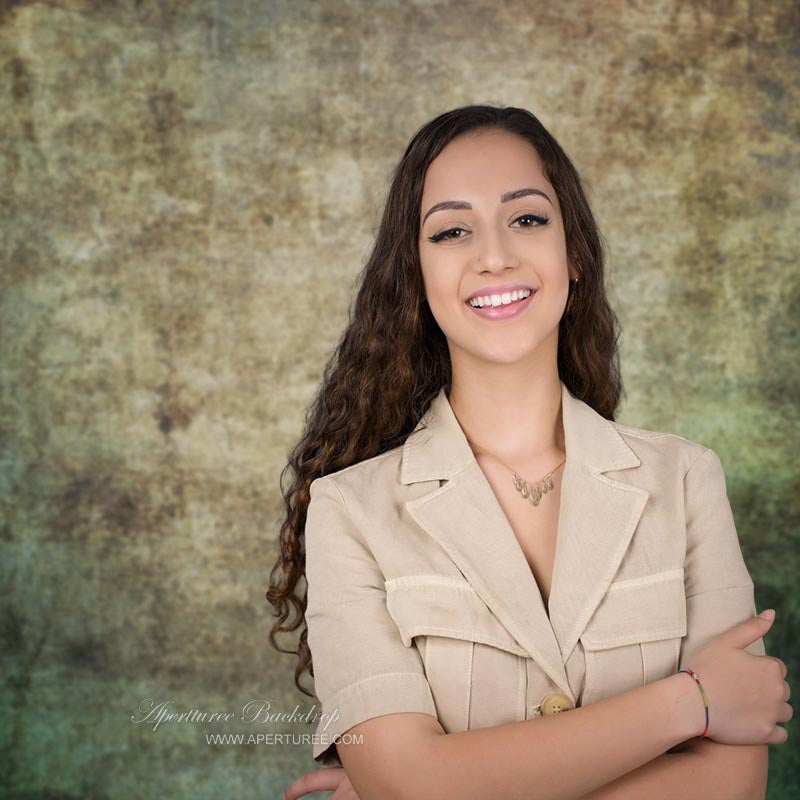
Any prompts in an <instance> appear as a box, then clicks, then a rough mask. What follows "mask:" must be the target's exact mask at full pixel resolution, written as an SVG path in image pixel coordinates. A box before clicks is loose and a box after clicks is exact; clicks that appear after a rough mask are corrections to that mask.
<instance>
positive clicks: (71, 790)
mask: <svg viewBox="0 0 800 800" xmlns="http://www.w3.org/2000/svg"><path fill="white" fill-rule="evenodd" d="M799 37H800V12H799V11H798V6H797V4H796V3H794V2H783V3H779V2H766V1H765V0H750V1H749V2H745V1H744V0H732V1H731V2H724V3H723V2H712V0H705V1H704V2H694V3H689V2H681V1H680V0H672V2H660V3H656V2H653V3H643V2H636V0H619V1H618V2H605V3H603V2H596V0H580V1H578V0H571V1H570V2H559V3H551V4H540V3H534V2H513V1H512V0H506V2H473V1H472V0H462V1H461V2H457V3H448V2H424V1H423V0H417V1H416V2H406V3H400V2H390V0H374V1H373V2H367V0H319V2H311V1H310V0H303V1H298V2H290V1H288V0H284V1H283V2H256V0H232V1H231V2H224V1H223V0H198V1H197V2H183V3H182V2H177V0H175V1H174V2H147V1H146V0H136V1H135V2H134V1H133V0H129V1H128V2H110V1H109V2H100V0H95V1H94V2H89V1H88V0H87V1H86V2H80V1H79V0H74V1H73V0H60V2H57V1H56V0H51V1H50V2H8V1H7V0H0V214H1V215H2V224H1V226H0V254H1V256H2V262H1V266H2V274H1V275H0V287H1V289H2V301H1V302H0V358H1V362H0V436H1V437H2V438H1V441H0V459H1V469H0V515H1V516H0V543H1V546H2V568H1V571H0V578H1V579H2V596H0V603H1V604H2V606H1V607H2V626H1V630H2V635H3V637H4V640H3V645H2V659H3V688H2V700H1V701H0V717H2V723H3V724H2V727H1V728H0V737H1V742H0V745H1V746H2V754H0V770H2V777H1V780H2V792H3V793H4V795H5V796H7V797H17V798H50V800H54V799H55V798H63V800H67V798H98V799H100V798H126V800H127V798H156V797H158V798H184V797H192V798H197V799H198V800H199V799H200V798H219V797H236V798H242V799H244V798H267V797H270V798H272V797H279V796H280V794H281V792H282V790H283V788H284V787H285V785H286V784H287V783H288V782H289V781H290V780H291V779H292V778H293V777H294V776H297V775H299V774H301V773H302V772H304V771H306V770H309V769H312V768H314V767H315V766H316V765H315V764H314V763H313V762H312V760H311V753H310V746H308V747H306V746H300V745H291V744H288V745H280V744H273V745H232V744H227V745H221V744H217V745H209V744H207V742H206V739H205V734H206V733H209V732H218V733H219V732H224V733H237V732H245V733H247V734H249V733H250V732H251V731H254V730H255V732H258V733H273V734H274V733H279V732H282V731H295V732H303V731H305V732H310V731H311V730H313V726H312V727H308V726H303V725H302V724H295V725H290V724H282V723H278V722H275V723H270V724H267V725H246V724H244V723H242V722H236V721H230V722H228V723H215V724H206V725H201V724H197V723H184V724H175V723H172V724H166V723H165V724H162V725H161V726H160V727H159V728H158V729H157V730H155V731H154V730H152V728H148V727H145V726H144V725H141V724H136V723H134V722H132V721H131V716H135V715H136V714H137V707H138V705H139V704H140V703H141V702H142V701H143V700H145V699H146V698H153V699H154V700H155V701H157V702H161V701H170V700H171V701H174V704H175V705H174V707H175V709H176V710H184V711H185V710H189V709H193V708H196V709H199V710H201V711H206V712H212V711H228V712H238V711H239V710H241V707H242V705H243V704H244V703H246V702H248V701H249V700H253V699H263V700H269V701H271V703H272V707H273V709H275V710H280V711H286V712H288V711H290V710H291V709H292V708H293V707H294V706H295V704H299V705H300V707H301V710H305V711H307V710H309V709H311V707H312V704H313V701H311V700H310V698H308V697H306V696H304V695H302V694H301V693H300V692H299V691H297V690H296V688H295V687H294V684H293V670H294V666H295V661H296V659H295V657H293V656H291V655H288V656H287V655H283V654H279V653H277V652H276V651H275V650H274V649H272V648H271V647H270V646H269V644H268V642H267V632H268V630H269V628H270V627H271V625H272V622H273V618H272V616H271V607H269V606H268V604H267V603H266V600H265V599H264V591H265V589H266V587H267V583H268V573H269V568H270V567H271V565H272V563H273V562H274V559H275V540H276V533H277V527H278V524H279V521H280V513H281V497H280V493H279V486H278V480H279V472H280V470H281V468H282V467H283V465H284V463H285V457H286V454H287V452H288V450H289V448H290V447H291V446H292V444H293V443H294V442H295V441H296V439H297V437H298V436H299V433H300V430H301V424H302V416H303V411H304V407H305V404H306V403H307V402H308V401H309V399H310V397H311V395H312V392H313V391H314V389H315V387H316V385H317V383H318V381H319V380H320V377H321V370H322V367H323V365H324V362H325V360H326V358H327V356H328V354H329V352H330V350H331V348H332V347H333V345H334V344H335V342H336V340H337V338H338V336H339V333H340V332H341V329H342V328H343V326H344V325H345V323H346V321H347V310H348V304H349V302H350V299H351V298H352V293H353V283H354V280H355V277H356V275H357V273H358V271H359V270H360V268H361V266H362V265H363V262H364V260H365V257H366V255H367V252H368V250H369V247H370V243H371V239H372V236H373V234H374V231H375V228H376V225H377V221H378V216H379V209H380V206H381V203H382V201H383V198H384V196H385V191H386V187H387V183H388V176H389V173H390V171H391V169H392V168H393V166H394V164H395V163H396V161H397V160H398V159H399V157H400V155H401V154H402V151H403V149H404V148H405V145H406V143H407V141H408V139H409V138H410V137H411V135H412V134H413V133H414V131H415V130H416V129H417V128H418V127H419V126H420V125H422V124H423V123H424V122H426V121H427V120H428V119H430V118H431V117H433V116H435V115H436V114H439V113H441V112H442V111H445V110H447V109H449V108H452V107H454V106H457V105H462V104H466V103H472V102H491V103H496V102H501V103H504V104H507V105H521V106H525V107H527V108H530V109H531V110H532V111H534V113H536V114H537V115H539V116H540V118H541V119H542V120H543V121H544V123H545V124H546V125H547V126H548V127H549V128H550V129H551V130H552V132H553V133H554V134H555V135H556V136H557V137H558V138H559V139H560V141H561V142H562V144H563V145H564V147H565V148H566V150H567V152H568V153H570V154H571V156H572V157H573V159H574V161H575V162H576V164H577V166H578V168H579V169H580V170H581V172H582V174H583V176H584V177H585V179H586V181H587V183H588V186H589V189H590V198H591V200H592V203H593V206H594V209H595V211H596V214H597V216H598V218H599V222H600V224H601V228H602V230H603V232H604V234H605V237H606V239H607V241H608V243H609V252H610V260H609V290H610V292H611V298H612V301H613V304H614V308H615V310H616V311H617V313H618V315H619V317H620V319H621V322H622V326H623V336H622V341H621V351H622V366H623V375H624V379H625V384H626V390H627V395H626V398H625V403H624V406H623V409H622V411H621V414H620V417H619V418H620V419H621V421H623V422H626V423H628V424H632V425H638V426H642V427H649V428H654V429H657V430H667V431H671V432H674V433H679V434H681V435H683V436H686V437H687V438H690V439H693V440H695V441H699V442H701V443H703V444H705V445H707V446H710V447H713V448H714V449H715V450H716V451H717V452H718V453H719V455H720V457H721V458H722V461H723V464H724V466H725V470H726V474H727V477H728V490H729V494H730V497H731V502H732V504H733V507H734V513H735V516H736V520H737V523H738V527H739V533H740V537H741V541H742V549H743V551H744V553H745V558H746V560H747V563H748V566H749V567H750V570H751V573H752V575H753V578H754V581H755V584H756V603H757V607H758V609H759V610H760V609H763V608H765V607H769V606H772V607H775V608H776V609H777V612H778V613H777V620H776V623H775V625H774V627H773V629H772V631H771V632H770V634H769V635H768V636H767V640H766V641H767V648H768V651H769V652H770V653H771V654H773V655H777V656H779V657H780V658H782V659H783V660H784V661H785V662H786V663H787V665H788V667H789V676H788V677H789V679H790V680H791V679H792V678H793V673H794V675H795V686H794V688H795V695H797V694H798V691H800V686H798V685H797V682H796V674H797V673H796V669H797V666H798V664H800V659H799V658H798V645H797V630H798V611H800V607H799V605H798V596H797V593H796V591H794V588H795V586H796V585H797V581H798V561H797V554H798V530H799V529H800V525H798V518H799V517H800V513H799V512H800V503H799V501H798V497H800V491H798V489H799V487H798V462H797V458H796V454H797V451H798V446H799V445H800V434H799V429H798V405H797V398H798V396H799V395H800V386H799V385H798V384H799V382H800V381H799V379H798V371H797V368H796V362H797V358H798V347H797V345H798V332H797V318H798V302H799V301H800V287H799V282H798V271H797V267H796V265H797V258H798V233H797V219H798V213H800V198H799V197H798V185H799V182H798V179H797V174H798V173H797V167H798V160H799V159H798V156H799V155H800V150H799V149H798V139H799V138H800V113H799V112H798V108H800V96H799V94H800V92H798V88H799V87H800V81H798V61H800V48H799V47H798V38H799ZM291 641H292V640H291V638H288V639H287V640H286V644H285V646H288V645H289V644H290V643H291ZM795 703H796V700H795ZM792 725H793V723H790V724H789V726H788V727H789V730H790V739H789V743H788V744H786V745H782V746H773V747H772V748H771V762H770V787H769V798H771V799H775V800H777V799H778V798H789V797H796V796H797V795H796V792H797V785H798V775H800V769H798V752H797V748H796V742H793V737H795V736H796V735H797V734H796V733H794V732H792V731H793V730H794V729H793V727H792ZM795 727H796V726H795ZM256 729H257V730H256ZM793 789H794V791H793ZM317 796H320V795H317Z"/></svg>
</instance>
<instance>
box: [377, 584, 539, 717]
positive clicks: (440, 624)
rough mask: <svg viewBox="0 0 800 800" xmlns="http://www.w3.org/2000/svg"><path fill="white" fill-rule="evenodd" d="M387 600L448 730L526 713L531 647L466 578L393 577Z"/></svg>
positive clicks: (391, 613)
mask: <svg viewBox="0 0 800 800" xmlns="http://www.w3.org/2000/svg"><path fill="white" fill-rule="evenodd" d="M386 606H387V610H388V611H389V614H390V616H391V617H392V619H393V620H394V622H395V624H396V625H397V629H398V631H399V632H400V638H401V639H402V641H403V644H404V645H405V646H406V647H412V646H413V647H416V648H417V649H418V650H419V653H420V656H421V657H422V661H423V664H424V666H425V675H426V677H427V679H428V683H429V685H430V687H431V693H432V694H433V699H434V703H435V705H436V712H437V716H438V718H439V722H440V723H441V725H442V727H443V728H444V730H445V731H446V732H447V733H455V732H457V731H462V730H468V729H470V728H478V727H486V726H489V725H499V724H503V723H505V722H515V721H518V720H521V719H524V718H525V690H526V681H527V670H526V660H527V657H528V656H527V653H526V651H525V650H524V649H523V648H522V647H521V646H520V645H519V644H518V642H517V641H516V639H514V637H513V636H512V635H511V634H510V633H509V632H508V630H507V629H506V627H505V626H504V625H503V624H502V623H501V622H500V620H498V619H497V617H495V616H494V614H492V612H491V610H490V609H489V607H488V606H487V605H486V604H485V603H484V602H483V600H481V598H480V595H478V593H477V592H476V591H475V590H474V589H473V588H472V586H471V584H470V583H469V582H468V581H466V580H462V579H459V578H454V577H449V576H445V575H410V576H404V577H400V578H393V579H390V580H387V581H386Z"/></svg>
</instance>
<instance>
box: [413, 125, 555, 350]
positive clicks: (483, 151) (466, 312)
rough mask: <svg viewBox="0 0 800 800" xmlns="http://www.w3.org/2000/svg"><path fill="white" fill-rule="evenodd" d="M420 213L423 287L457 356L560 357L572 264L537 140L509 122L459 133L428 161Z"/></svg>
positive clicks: (431, 307) (553, 192) (437, 319)
mask: <svg viewBox="0 0 800 800" xmlns="http://www.w3.org/2000/svg"><path fill="white" fill-rule="evenodd" d="M420 215H421V216H420V219H421V229H420V239H419V253H420V261H421V264H422V278H423V282H424V284H425V294H426V296H427V299H428V304H429V306H430V309H431V312H432V313H433V316H434V317H435V319H436V321H437V323H438V324H439V327H440V328H441V329H442V331H443V332H444V334H445V336H446V337H447V339H448V343H449V347H450V352H451V357H456V356H457V355H459V351H463V352H464V353H466V354H470V355H472V356H473V357H477V358H479V359H483V360H490V361H495V362H503V363H513V362H517V361H521V360H523V359H527V358H531V357H533V358H539V357H541V358H544V357H545V356H546V355H548V354H549V355H550V356H552V358H553V359H554V360H555V359H556V357H557V352H558V323H559V321H560V319H561V316H562V314H563V312H564V308H565V306H566V301H567V293H568V289H569V278H570V272H569V267H568V260H567V248H566V241H565V238H564V226H563V222H562V219H561V211H560V208H559V203H558V198H557V197H556V193H555V191H554V190H553V187H552V185H551V184H550V182H549V181H548V180H547V178H545V176H544V172H543V171H542V165H541V161H540V159H539V155H538V153H537V152H536V150H535V148H534V147H533V146H532V145H531V144H529V143H528V142H527V141H526V140H525V139H523V138H521V137H520V136H517V135H516V134H512V133H509V132H507V131H482V132H479V133H468V134H463V135H461V136H459V137H457V138H456V139H453V140H452V141H451V142H450V143H449V144H448V145H447V146H446V147H445V148H444V149H443V150H442V152H441V153H440V154H439V155H438V156H437V157H436V158H435V159H434V160H433V161H432V162H431V164H430V166H429V167H428V170H427V173H426V175H425V185H424V188H423V193H422V206H421V212H420ZM514 290H517V291H519V290H522V292H523V294H522V295H512V294H511V292H512V291H514ZM526 294H527V296H525V295H526ZM487 296H488V297H489V300H488V302H487V301H486V299H485V298H486V297H487ZM474 297H478V298H484V300H483V301H482V302H483V303H484V307H483V308H482V309H476V308H473V307H472V306H471V305H470V303H469V302H468V300H469V299H470V298H474ZM509 301H511V302H510V303H509ZM498 303H499V305H498ZM507 303H508V304H507ZM554 363H555V361H554Z"/></svg>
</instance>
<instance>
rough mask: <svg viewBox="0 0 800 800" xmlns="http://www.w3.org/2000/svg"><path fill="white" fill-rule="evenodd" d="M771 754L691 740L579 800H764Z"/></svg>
mask: <svg viewBox="0 0 800 800" xmlns="http://www.w3.org/2000/svg"><path fill="white" fill-rule="evenodd" d="M768 760H769V748H768V746H767V745H765V744H756V745H731V744H722V743H721V742H716V741H714V740H713V739H691V740H689V741H688V742H686V744H685V746H682V747H681V748H680V749H679V750H677V752H673V753H665V754H664V755H661V756H658V758H654V759H653V760H652V761H650V762H649V763H647V764H645V765H644V766H643V767H639V768H638V769H635V770H633V771H632V772H629V773H628V774H627V775H623V776H622V777H621V778H617V780H615V781H612V782H611V783H609V784H607V785H606V786H603V787H601V788H600V789H597V790H596V791H593V792H590V793H589V794H586V795H584V796H583V797H582V798H581V800H639V799H640V798H642V797H647V798H649V800H672V798H674V797H680V798H682V800H714V799H715V798H719V800H764V798H765V797H766V793H767V766H768Z"/></svg>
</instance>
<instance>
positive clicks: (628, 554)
mask: <svg viewBox="0 0 800 800" xmlns="http://www.w3.org/2000/svg"><path fill="white" fill-rule="evenodd" d="M561 397H562V409H563V410H562V418H563V424H564V433H565V447H566V454H567V460H566V465H565V467H564V473H563V476H562V488H561V499H560V504H561V505H560V515H559V522H558V538H557V543H556V554H555V563H554V567H553V579H552V586H551V592H550V598H549V616H548V610H547V608H546V607H545V605H544V603H543V600H542V597H541V594H540V592H539V588H538V586H537V583H536V580H535V578H534V575H533V572H532V571H531V569H530V566H529V565H528V562H527V560H526V558H525V555H524V553H523V551H522V548H521V547H520V545H519V543H518V541H517V539H516V536H515V535H514V532H513V530H512V529H511V527H510V525H509V523H508V519H507V517H506V516H505V513H504V512H503V511H502V508H501V506H500V504H499V502H498V501H497V498H496V496H495V494H494V492H493V491H492V489H491V486H490V484H489V483H488V481H487V480H486V477H485V475H484V474H483V472H482V471H481V469H480V467H479V465H478V463H477V461H476V460H475V457H474V455H473V453H472V450H471V449H470V447H469V445H468V443H467V440H466V438H465V436H464V433H463V431H462V429H461V427H460V425H459V424H458V421H457V419H456V417H455V415H454V413H453V411H452V408H451V407H450V404H449V401H448V400H447V396H446V394H445V391H444V389H442V390H441V391H440V392H439V394H438V396H437V397H436V398H435V399H434V401H433V403H432V404H431V406H430V408H429V409H428V411H427V412H426V414H425V415H424V416H423V418H422V419H421V420H420V423H419V424H418V425H417V427H416V429H415V430H414V431H413V432H412V433H411V435H410V436H409V437H408V438H407V440H406V441H405V443H404V444H403V445H402V446H399V447H397V448H395V449H393V450H390V451H388V452H385V453H382V454H381V455H379V456H376V457H374V458H370V459H368V460H365V461H362V462H360V463H358V464H354V465H352V466H350V467H347V468H346V469H342V470H340V471H338V472H335V473H331V474H329V475H325V476H323V477H321V478H318V479H316V480H315V481H314V482H313V483H312V484H311V502H310V505H309V508H308V516H307V522H306V528H305V555H306V580H307V583H308V607H307V609H306V620H307V625H308V644H309V647H310V649H311V654H312V658H313V666H314V687H315V692H316V695H317V698H318V700H319V702H320V705H321V709H320V708H319V707H318V708H317V710H318V711H321V712H322V713H321V716H320V717H319V718H318V725H317V728H316V736H315V741H314V745H313V758H314V760H315V761H317V762H318V763H320V764H331V765H340V764H341V762H340V761H339V759H338V756H337V753H336V750H335V747H333V746H332V743H333V741H334V739H335V737H337V736H340V735H341V734H343V733H344V732H346V731H347V730H348V729H349V728H351V727H352V726H354V725H356V724H358V723H359V722H363V721H364V720H367V719H370V718H371V717H377V716H380V715H382V714H392V713H396V712H401V711H416V712H424V713H427V714H432V715H434V716H436V717H437V718H438V720H439V722H440V723H441V725H442V727H443V728H444V730H445V731H446V732H448V733H451V732H456V731H462V730H467V729H474V728H482V727H487V726H492V725H501V724H504V723H507V722H514V721H518V720H524V719H529V718H532V717H536V716H539V715H540V714H541V713H542V701H543V700H544V698H546V697H547V696H548V695H551V694H553V693H557V692H561V693H563V694H565V695H567V697H568V698H569V699H570V702H571V705H572V706H580V705H587V704H588V703H593V702H596V701H598V700H602V699H604V698H607V697H610V696H612V695H615V694H617V693H619V692H624V691H626V690H628V689H631V688H634V687H636V686H641V685H643V684H645V683H649V682H651V681H654V680H658V679H660V678H663V677H666V676H667V675H670V674H671V673H673V672H675V670H677V669H678V668H679V666H691V665H692V658H693V656H694V655H695V654H696V653H697V652H698V650H699V649H701V648H702V647H703V646H704V645H705V644H706V643H707V642H708V641H709V639H711V638H712V637H714V636H716V635H717V634H719V633H721V632H722V631H725V630H728V629H729V628H731V627H732V626H734V625H736V624H738V623H739V622H742V621H743V620H745V619H748V618H750V617H751V616H753V615H755V613H756V612H755V606H754V598H753V582H752V580H751V577H750V575H749V573H748V570H747V568H746V566H745V562H744V560H743V557H742V552H741V549H740V546H739V540H738V537H737V533H736V528H735V525H734V520H733V516H732V513H731V507H730V504H729V502H728V497H727V493H726V485H725V476H724V473H723V469H722V465H721V463H720V460H719V458H718V457H717V455H716V454H715V453H714V451H713V450H710V449H709V448H707V447H703V446H702V445H700V444H696V443H694V442H691V441H688V440H687V439H684V438H681V437H680V436H676V435H673V434H669V433H656V432H653V431H647V430H641V429H638V428H631V427H629V426H626V425H622V424H620V423H618V422H611V421H609V420H606V419H605V418H603V417H601V416H600V415H599V414H597V412H595V411H594V410H593V409H592V408H591V407H590V406H588V405H587V404H586V403H583V402H582V401H580V400H578V399H577V398H575V397H574V396H573V395H572V394H571V393H570V392H569V390H568V389H567V388H566V386H565V385H564V384H563V383H562V384H561ZM747 650H748V652H751V653H753V654H757V655H763V654H764V653H765V650H764V644H763V640H762V639H758V640H757V641H756V642H754V643H753V644H751V645H750V646H748V648H747ZM701 677H702V676H701ZM546 713H547V712H546ZM700 722H702V720H700Z"/></svg>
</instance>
